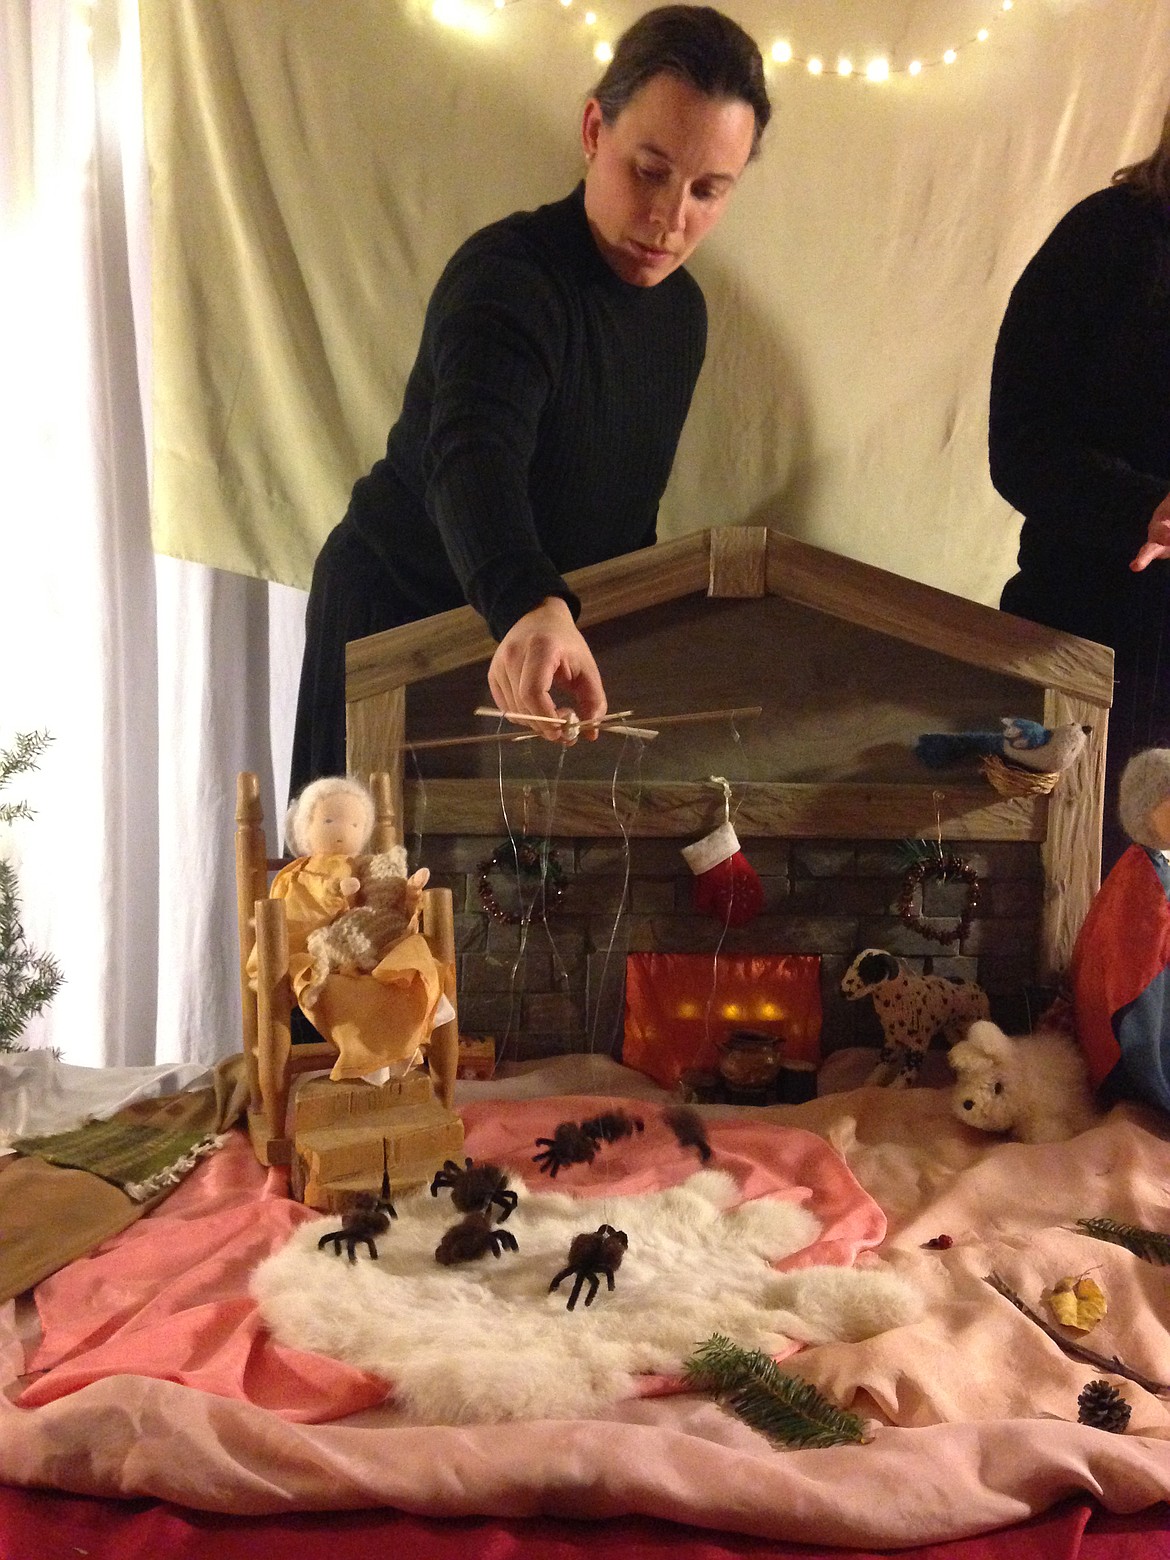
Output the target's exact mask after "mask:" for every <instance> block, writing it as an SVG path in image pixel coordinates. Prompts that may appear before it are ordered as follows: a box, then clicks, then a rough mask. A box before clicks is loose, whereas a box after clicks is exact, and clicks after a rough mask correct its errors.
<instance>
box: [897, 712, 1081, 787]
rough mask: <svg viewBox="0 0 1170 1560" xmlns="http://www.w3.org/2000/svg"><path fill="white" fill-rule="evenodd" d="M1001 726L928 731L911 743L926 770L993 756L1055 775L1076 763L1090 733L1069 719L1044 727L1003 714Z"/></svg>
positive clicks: (1019, 716)
mask: <svg viewBox="0 0 1170 1560" xmlns="http://www.w3.org/2000/svg"><path fill="white" fill-rule="evenodd" d="M1000 724H1001V725H1002V726H1003V730H1002V731H927V732H924V733H923V735H922V736H920V737H919V739H918V741H917V742H916V743H915V744H914V752H915V754H916V755H917V757H918V758H920V759H921V760H922V762H923V763H924V764H925V765H926V766H927V768H928V769H945V768H946V766H947V765H948V764H957V763H959V762H960V760H962V759H964V758H970V757H972V756H976V755H984V754H988V753H994V754H995V756H996V757H997V758H1002V759H1004V760H1006V761H1007V762H1008V763H1009V764H1018V765H1019V766H1020V767H1021V768H1022V769H1032V770H1035V771H1036V772H1037V773H1038V774H1056V773H1058V772H1059V771H1060V770H1062V769H1067V768H1068V766H1069V765H1070V764H1073V763H1075V762H1076V760H1077V759H1078V758H1079V757H1080V756H1081V754H1082V753H1083V752H1084V750H1085V744H1086V743H1087V742H1088V740H1089V735H1090V733H1091V732H1092V730H1093V728H1092V726H1079V725H1077V723H1076V721H1072V720H1070V721H1066V722H1065V724H1064V725H1062V726H1045V725H1044V724H1043V723H1042V722H1041V721H1038V720H1028V719H1026V718H1025V717H1024V716H1022V715H1005V716H1004V717H1003V718H1002V720H1001V722H1000Z"/></svg>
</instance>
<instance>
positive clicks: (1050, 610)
mask: <svg viewBox="0 0 1170 1560" xmlns="http://www.w3.org/2000/svg"><path fill="white" fill-rule="evenodd" d="M989 448H990V459H991V477H992V481H993V482H994V484H995V487H996V489H997V490H998V491H999V492H1000V493H1001V494H1002V495H1003V497H1004V498H1006V499H1007V500H1008V502H1009V503H1010V504H1011V505H1012V506H1013V507H1014V508H1015V509H1017V510H1019V511H1020V513H1021V514H1022V515H1023V517H1024V522H1023V527H1022V530H1021V532H1020V550H1019V560H1018V570H1019V572H1018V573H1017V574H1015V575H1014V576H1013V578H1012V579H1010V580H1009V581H1008V582H1007V584H1006V585H1005V586H1004V589H1003V594H1002V596H1001V598H1000V606H1001V607H1002V608H1003V609H1004V610H1005V611H1007V612H1014V613H1017V614H1018V615H1019V616H1021V617H1026V618H1031V619H1032V620H1033V621H1035V622H1038V623H1046V624H1048V625H1049V626H1050V627H1053V628H1060V629H1064V630H1066V631H1067V632H1069V633H1073V634H1079V635H1081V636H1082V637H1084V638H1086V639H1094V640H1097V641H1098V642H1099V643H1101V644H1106V645H1110V646H1112V648H1113V650H1114V653H1115V658H1116V659H1115V679H1116V686H1115V696H1114V706H1113V709H1112V711H1111V713H1110V720H1109V742H1108V750H1107V756H1106V817H1105V841H1104V860H1103V866H1104V869H1105V870H1108V869H1109V867H1110V866H1111V865H1112V864H1113V862H1114V861H1116V859H1117V858H1118V856H1120V854H1121V853H1122V851H1123V850H1124V849H1125V848H1126V846H1127V845H1128V843H1129V842H1128V839H1127V838H1126V836H1125V834H1124V832H1123V831H1122V830H1121V827H1120V824H1119V821H1118V818H1117V805H1116V798H1117V787H1118V783H1119V780H1120V776H1121V772H1122V770H1123V769H1124V768H1125V765H1126V762H1127V761H1128V759H1129V757H1130V755H1131V754H1132V753H1134V752H1137V751H1139V750H1141V749H1142V748H1146V747H1151V746H1166V745H1167V744H1168V741H1170V694H1168V690H1170V637H1168V630H1170V573H1168V572H1167V569H1166V568H1165V566H1164V561H1165V560H1166V559H1167V558H1168V557H1170V111H1168V112H1167V116H1166V120H1165V123H1164V125H1163V128H1162V135H1161V139H1160V141H1159V144H1158V147H1157V149H1156V150H1155V151H1154V152H1153V153H1152V154H1151V155H1150V156H1149V157H1147V158H1145V159H1144V160H1143V161H1141V162H1138V163H1134V164H1132V165H1131V166H1129V167H1126V168H1121V169H1119V170H1118V171H1117V173H1115V174H1114V176H1113V181H1112V183H1111V184H1110V185H1109V186H1108V187H1107V188H1105V189H1102V190H1097V191H1096V192H1095V193H1094V194H1092V195H1089V196H1088V197H1087V198H1086V199H1085V200H1082V201H1081V202H1080V203H1079V204H1078V205H1076V206H1074V207H1073V208H1072V210H1071V211H1069V212H1068V213H1067V214H1066V215H1065V216H1064V217H1063V218H1062V219H1061V221H1060V222H1058V223H1057V225H1056V228H1055V229H1054V230H1053V232H1052V234H1051V235H1050V236H1049V238H1048V239H1047V240H1046V241H1045V243H1044V244H1043V245H1042V246H1041V248H1040V249H1039V251H1038V252H1037V253H1036V255H1035V256H1034V257H1033V259H1032V260H1031V261H1030V262H1029V264H1028V265H1027V267H1026V268H1025V270H1024V272H1023V274H1022V275H1021V277H1020V279H1019V281H1018V282H1017V283H1016V286H1015V288H1014V290H1013V292H1012V295H1011V299H1010V301H1009V303H1008V307H1007V312H1006V313H1005V315H1004V319H1003V324H1002V326H1001V328H1000V332H999V338H998V341H997V343H996V348H995V359H994V364H993V367H992V375H991V406H990V446H989Z"/></svg>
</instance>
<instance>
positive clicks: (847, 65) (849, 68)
mask: <svg viewBox="0 0 1170 1560" xmlns="http://www.w3.org/2000/svg"><path fill="white" fill-rule="evenodd" d="M837 74H838V76H852V74H853V61H852V60H847V59H846V58H845V56H844V55H842V56H841V58H840V59H839V60H838V61H837Z"/></svg>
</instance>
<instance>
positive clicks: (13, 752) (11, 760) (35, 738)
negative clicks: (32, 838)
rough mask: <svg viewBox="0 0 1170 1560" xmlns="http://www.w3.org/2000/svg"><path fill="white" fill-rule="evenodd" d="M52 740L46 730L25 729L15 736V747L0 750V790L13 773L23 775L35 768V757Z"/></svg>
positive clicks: (39, 754)
mask: <svg viewBox="0 0 1170 1560" xmlns="http://www.w3.org/2000/svg"><path fill="white" fill-rule="evenodd" d="M52 740H53V739H52V737H51V736H50V735H49V733H48V732H47V731H25V732H21V733H20V734H19V735H18V736H17V738H16V746H15V747H12V748H8V749H6V750H2V751H0V791H2V790H3V789H4V787H5V786H6V785H7V784H8V782H9V781H10V780H11V779H12V777H13V775H23V774H26V773H27V772H28V771H29V770H30V769H35V768H36V767H37V759H38V758H39V757H40V756H41V754H42V753H43V752H44V751H45V749H46V748H47V747H48V745H49V743H50V742H51V741H52ZM21 816H27V814H21Z"/></svg>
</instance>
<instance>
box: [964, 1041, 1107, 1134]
mask: <svg viewBox="0 0 1170 1560" xmlns="http://www.w3.org/2000/svg"><path fill="white" fill-rule="evenodd" d="M948 1060H949V1061H950V1064H951V1067H952V1068H953V1069H954V1071H955V1074H956V1076H957V1078H958V1082H957V1083H956V1084H955V1086H954V1090H953V1091H952V1094H951V1110H952V1111H953V1113H954V1114H955V1116H957V1117H958V1119H959V1120H960V1121H963V1122H966V1124H967V1125H968V1126H969V1127H978V1128H979V1130H980V1131H981V1132H1009V1133H1011V1135H1012V1137H1014V1138H1017V1139H1018V1140H1019V1141H1020V1142H1021V1143H1060V1142H1063V1141H1064V1139H1065V1138H1070V1137H1075V1136H1076V1135H1077V1133H1078V1132H1084V1131H1085V1130H1086V1129H1087V1128H1089V1127H1091V1126H1092V1125H1093V1124H1094V1122H1095V1121H1097V1120H1098V1114H1099V1113H1098V1111H1097V1110H1096V1108H1095V1106H1094V1104H1093V1096H1092V1093H1091V1091H1090V1089H1089V1078H1088V1073H1087V1070H1086V1068H1085V1061H1084V1057H1083V1056H1082V1055H1081V1052H1080V1049H1079V1048H1078V1046H1077V1043H1076V1041H1075V1040H1073V1039H1071V1038H1070V1037H1069V1036H1068V1035H1063V1034H1058V1033H1056V1032H1054V1031H1048V1032H1044V1031H1041V1032H1039V1033H1037V1034H1033V1035H1024V1036H1023V1037H1022V1038H1020V1039H1013V1038H1011V1037H1010V1036H1008V1035H1005V1034H1004V1032H1003V1030H1002V1029H1000V1028H999V1026H998V1025H997V1024H993V1023H992V1022H991V1021H990V1019H979V1020H978V1021H977V1022H976V1023H974V1024H972V1025H971V1027H970V1029H969V1030H968V1031H967V1038H966V1039H965V1040H960V1041H959V1043H958V1044H957V1045H954V1046H952V1047H951V1050H950V1053H949V1057H948Z"/></svg>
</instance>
